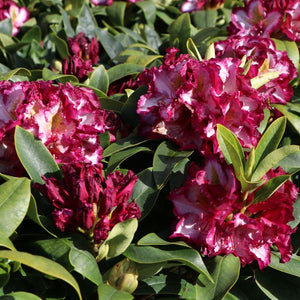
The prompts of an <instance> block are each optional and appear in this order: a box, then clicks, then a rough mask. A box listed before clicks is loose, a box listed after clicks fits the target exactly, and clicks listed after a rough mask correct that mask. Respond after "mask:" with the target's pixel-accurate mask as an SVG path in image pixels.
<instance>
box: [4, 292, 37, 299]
mask: <svg viewBox="0 0 300 300" xmlns="http://www.w3.org/2000/svg"><path fill="white" fill-rule="evenodd" d="M0 299H1V300H42V298H40V297H38V296H36V295H34V294H31V293H27V292H13V293H9V294H5V296H0Z"/></svg>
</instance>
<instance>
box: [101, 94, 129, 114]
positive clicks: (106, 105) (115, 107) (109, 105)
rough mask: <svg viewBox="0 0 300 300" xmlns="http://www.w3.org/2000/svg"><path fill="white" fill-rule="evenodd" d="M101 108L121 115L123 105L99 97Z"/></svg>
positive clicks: (116, 101)
mask: <svg viewBox="0 0 300 300" xmlns="http://www.w3.org/2000/svg"><path fill="white" fill-rule="evenodd" d="M99 100H100V103H101V108H102V109H106V110H112V111H114V112H116V113H121V111H122V107H123V105H124V103H122V102H121V101H118V100H114V99H112V98H108V97H100V98H99Z"/></svg>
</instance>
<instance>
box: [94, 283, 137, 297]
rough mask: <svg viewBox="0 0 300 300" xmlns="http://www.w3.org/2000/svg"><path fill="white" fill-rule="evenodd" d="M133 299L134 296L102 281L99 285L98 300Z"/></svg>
mask: <svg viewBox="0 0 300 300" xmlns="http://www.w3.org/2000/svg"><path fill="white" fill-rule="evenodd" d="M121 299H122V300H132V299H133V296H131V295H130V294H128V293H125V292H123V291H118V290H116V289H115V288H114V287H112V286H110V285H108V284H105V283H102V284H100V285H99V286H98V300H121Z"/></svg>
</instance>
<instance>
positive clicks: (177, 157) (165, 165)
mask: <svg viewBox="0 0 300 300" xmlns="http://www.w3.org/2000/svg"><path fill="white" fill-rule="evenodd" d="M192 153H193V151H180V150H178V148H177V147H174V146H173V144H171V143H170V142H166V141H164V142H162V143H161V144H160V145H159V146H158V147H157V149H156V151H155V153H154V157H153V175H154V180H155V183H156V187H157V188H158V189H159V190H160V189H162V188H163V186H164V185H165V184H166V182H167V181H168V178H169V176H170V175H171V173H172V170H173V169H174V168H175V167H176V165H178V164H179V163H180V162H181V161H182V160H183V159H185V158H186V157H189V156H190V155H191V154H192Z"/></svg>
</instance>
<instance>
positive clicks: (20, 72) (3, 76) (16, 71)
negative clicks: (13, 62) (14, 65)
mask: <svg viewBox="0 0 300 300" xmlns="http://www.w3.org/2000/svg"><path fill="white" fill-rule="evenodd" d="M14 75H22V76H28V77H30V76H31V73H30V71H29V70H27V69H25V68H18V69H14V70H11V71H9V72H6V73H3V74H0V80H9V79H10V78H11V77H13V76H14Z"/></svg>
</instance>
